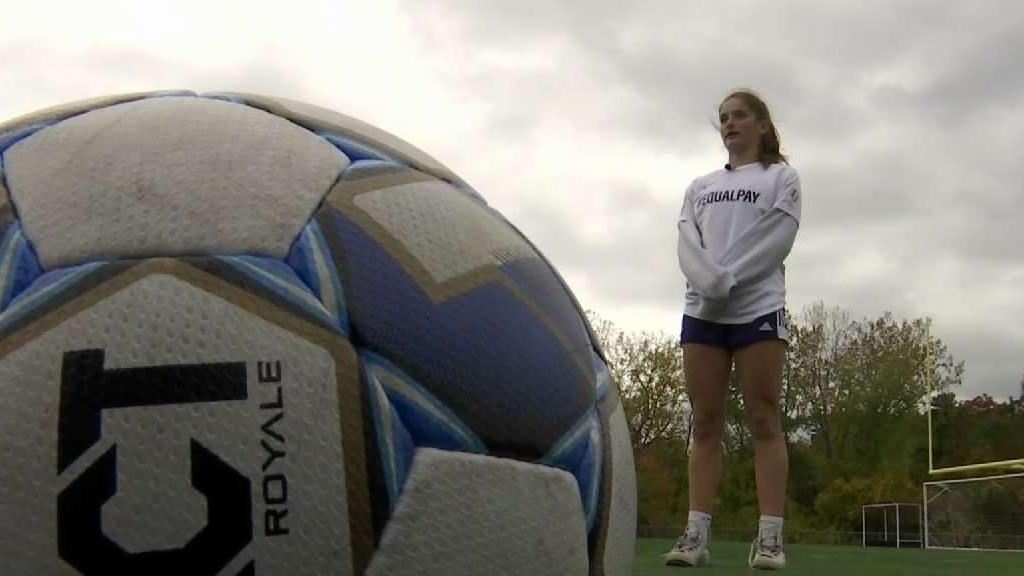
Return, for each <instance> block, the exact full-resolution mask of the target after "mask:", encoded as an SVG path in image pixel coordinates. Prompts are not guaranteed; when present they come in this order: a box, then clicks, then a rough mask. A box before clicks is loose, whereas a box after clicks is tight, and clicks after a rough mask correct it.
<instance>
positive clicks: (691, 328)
mask: <svg viewBox="0 0 1024 576" xmlns="http://www.w3.org/2000/svg"><path fill="white" fill-rule="evenodd" d="M764 340H782V341H783V342H785V343H786V344H789V328H787V327H786V315H785V313H784V312H783V310H777V311H775V312H769V313H768V314H765V315H764V316H760V317H758V318H756V319H754V320H753V321H751V322H747V323H746V324H719V323H717V322H708V321H707V320H701V319H700V318H694V317H693V316H685V315H684V316H683V329H682V332H681V333H680V335H679V343H680V344H706V345H708V346H714V347H716V348H725V349H726V350H737V349H739V348H743V347H744V346H749V345H751V344H754V343H755V342H762V341H764Z"/></svg>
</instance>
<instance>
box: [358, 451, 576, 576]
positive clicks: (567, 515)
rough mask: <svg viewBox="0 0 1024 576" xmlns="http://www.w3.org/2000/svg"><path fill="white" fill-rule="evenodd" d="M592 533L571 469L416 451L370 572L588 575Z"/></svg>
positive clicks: (391, 575) (385, 575) (387, 575)
mask: <svg viewBox="0 0 1024 576" xmlns="http://www.w3.org/2000/svg"><path fill="white" fill-rule="evenodd" d="M587 569H588V560H587V534H586V521H585V518H584V514H583V506H582V503H581V500H580V496H579V489H578V487H577V485H576V480H575V479H574V478H573V477H572V475H571V474H569V473H568V472H564V471H562V470H558V469H555V468H551V467H548V466H540V465H535V464H527V463H525V462H518V461H515V460H506V459H501V458H494V457H490V456H482V455H478V454H466V453H457V452H447V451H443V450H435V449H431V448H421V449H419V450H417V451H416V456H415V458H414V459H413V464H412V468H411V470H410V472H409V478H408V480H407V481H406V484H405V489H404V490H403V492H402V496H401V498H400V499H399V501H398V506H397V507H396V508H395V511H394V513H393V514H392V516H391V520H390V521H389V522H388V526H387V528H386V529H385V530H384V535H383V538H382V540H381V544H380V548H379V549H378V550H377V552H376V554H375V555H374V557H373V561H372V562H371V563H370V567H369V569H368V570H367V572H366V573H367V576H405V575H408V576H475V575H479V574H488V575H489V576H583V575H585V574H587Z"/></svg>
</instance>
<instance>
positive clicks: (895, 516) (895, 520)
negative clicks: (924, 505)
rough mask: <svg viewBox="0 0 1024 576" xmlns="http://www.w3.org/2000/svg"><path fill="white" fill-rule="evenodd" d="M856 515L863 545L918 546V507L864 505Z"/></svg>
mask: <svg viewBox="0 0 1024 576" xmlns="http://www.w3.org/2000/svg"><path fill="white" fill-rule="evenodd" d="M860 514H861V532H862V543H863V545H864V546H890V547H893V548H920V547H921V505H920V504H910V503H905V502H887V503H884V504H867V505H865V506H864V507H863V508H861V512H860Z"/></svg>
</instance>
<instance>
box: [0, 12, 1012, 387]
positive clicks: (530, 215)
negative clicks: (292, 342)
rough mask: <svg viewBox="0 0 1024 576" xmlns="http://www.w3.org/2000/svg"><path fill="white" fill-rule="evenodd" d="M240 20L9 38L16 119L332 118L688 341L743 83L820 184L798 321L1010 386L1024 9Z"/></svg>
mask: <svg viewBox="0 0 1024 576" xmlns="http://www.w3.org/2000/svg"><path fill="white" fill-rule="evenodd" d="M211 9H214V8H211ZM217 9H218V10H220V11H221V12H219V15H220V16H221V17H227V16H228V15H230V13H231V11H232V9H231V8H230V7H223V8H217ZM91 11H92V8H89V9H88V10H85V9H83V11H82V12H81V14H83V15H84V14H86V13H88V12H91ZM37 16H38V15H37ZM136 17H138V18H141V19H140V20H137V21H135V23H136V24H142V25H145V24H146V23H147V22H149V20H148V19H146V18H142V17H141V16H140V15H136ZM271 19H273V21H271ZM19 20H20V21H34V20H38V17H29V18H26V17H21V18H18V17H14V18H13V19H12V21H19ZM184 22H185V20H175V21H174V22H172V23H171V24H170V26H169V28H168V29H174V30H177V31H179V32H182V31H185V30H187V29H188V27H187V26H186V25H185V24H184ZM237 24H238V28H239V30H238V31H233V30H227V31H225V38H224V39H219V38H213V35H214V34H213V32H214V31H216V32H217V33H218V34H219V33H220V32H221V30H220V27H219V25H218V26H207V27H206V28H205V34H204V33H200V34H194V35H192V36H190V37H188V38H186V37H184V36H180V37H177V36H175V37H166V38H163V39H162V40H161V41H159V42H148V41H147V42H141V41H139V40H138V39H139V38H141V36H139V35H138V34H134V33H133V32H132V30H133V27H132V26H133V24H132V22H118V21H116V19H108V20H104V21H102V22H101V21H100V20H97V21H95V22H91V23H83V24H82V25H81V26H77V27H76V29H77V28H80V29H82V30H84V29H89V30H93V31H94V32H92V33H91V34H90V36H89V37H88V38H86V37H85V36H82V37H74V38H65V37H64V36H61V37H59V38H58V37H55V36H53V37H48V36H45V34H46V31H39V32H38V33H35V32H32V31H31V30H28V29H27V28H26V29H25V30H19V31H17V33H16V34H10V35H7V36H5V38H4V39H2V40H0V56H2V57H3V60H4V62H5V69H4V86H5V90H4V91H3V93H0V111H4V112H6V113H9V114H6V115H10V114H15V113H23V112H29V111H32V110H35V109H38V108H41V107H43V106H47V105H51V104H57V103H60V102H63V101H67V100H75V99H80V98H85V97H89V96H93V95H98V94H105V93H111V92H124V91H131V90H149V89H162V88H186V89H197V90H213V89H231V90H237V91H254V92H263V93H270V94H277V95H282V96H288V97H291V98H295V99H299V100H307V101H310V102H311V103H314V104H319V105H323V106H327V107H330V108H336V109H338V110H339V111H341V112H344V113H348V114H352V115H354V116H357V117H360V118H362V119H364V120H366V121H368V122H371V123H374V124H377V125H379V126H381V127H382V128H384V129H386V130H389V131H392V132H394V133H395V134H397V135H398V136H400V137H403V138H405V139H408V140H409V141H410V142H412V143H413V144H415V145H417V146H419V147H421V148H423V149H424V150H426V151H427V152H428V153H430V154H431V155H433V156H435V157H437V158H438V159H440V160H441V161H443V162H445V163H447V164H449V165H450V167H451V168H453V169H455V170H456V171H457V172H458V173H459V174H460V175H461V176H462V177H464V178H466V179H467V180H468V181H469V182H471V183H472V184H473V185H474V186H475V187H477V188H478V189H479V190H480V192H481V193H482V194H483V195H484V196H485V197H487V198H488V200H489V201H490V202H491V204H492V205H493V206H495V207H496V208H498V209H499V210H501V211H502V212H503V213H505V214H506V215H507V216H508V217H509V218H510V219H511V220H512V221H513V222H514V223H515V224H516V225H517V226H519V227H520V228H521V229H522V230H523V231H524V232H525V233H526V234H527V235H528V236H529V237H530V238H531V239H532V240H533V241H534V242H535V243H536V244H537V245H538V246H539V247H540V249H541V250H542V251H543V252H544V253H545V254H546V255H547V256H548V257H549V258H550V259H551V260H552V261H553V262H554V263H555V265H556V266H557V267H558V268H559V270H560V271H561V272H562V273H563V275H564V276H566V278H567V279H568V280H569V281H570V282H571V283H572V285H573V288H574V290H575V291H576V292H577V295H578V296H579V298H580V300H581V302H582V303H583V304H584V305H585V306H589V307H593V308H595V309H597V310H598V312H600V313H602V315H604V316H605V317H607V318H609V319H611V320H613V321H615V322H617V323H619V324H620V325H623V326H629V327H631V328H651V329H659V330H664V331H666V332H674V330H675V326H676V324H677V322H678V315H679V314H680V313H681V311H682V285H683V280H682V277H681V275H680V273H679V272H678V269H677V267H676V262H675V254H674V241H675V239H674V222H675V217H676V213H677V211H678V207H679V203H680V202H681V200H682V193H683V190H684V189H685V187H686V186H687V184H689V182H690V180H691V179H692V178H693V177H695V176H697V175H699V174H701V173H705V172H709V171H711V170H713V169H715V168H717V167H718V166H719V165H720V164H721V163H722V162H724V154H723V152H722V151H721V145H720V143H719V142H718V139H717V134H716V132H715V129H714V127H713V121H714V116H715V111H716V106H717V104H718V101H719V100H720V99H721V98H722V97H723V96H724V95H725V94H726V93H727V92H728V91H729V90H730V89H733V88H735V87H738V86H749V87H752V88H754V89H756V90H758V91H760V92H761V93H762V94H763V95H764V96H765V97H766V99H767V100H768V101H769V104H770V105H771V106H772V109H773V113H774V115H775V117H776V120H777V122H778V125H779V128H780V131H781V133H782V138H783V144H784V146H785V148H786V150H787V152H788V153H789V154H790V155H791V158H792V161H793V164H794V166H795V167H796V168H797V169H798V170H799V171H800V174H801V178H802V181H803V184H804V191H805V194H804V197H805V205H804V220H803V223H802V227H801V231H800V236H799V238H798V240H797V246H796V247H795V249H794V251H793V254H792V255H791V256H790V259H789V261H788V263H787V266H788V277H789V279H790V286H789V294H790V301H789V304H790V307H791V308H792V309H794V310H799V309H801V308H803V307H804V306H806V305H807V304H809V303H811V302H813V301H816V300H823V301H824V302H825V303H826V304H828V305H835V306H840V307H842V308H845V309H847V310H850V312H851V313H852V314H853V316H854V317H864V316H868V317H874V316H877V315H878V314H881V313H882V312H884V311H886V310H888V311H892V312H893V313H894V314H896V315H897V316H901V317H917V316H932V317H934V318H935V320H936V324H935V325H936V329H937V332H938V335H939V336H940V337H941V338H942V339H943V340H945V341H946V342H947V343H949V344H950V345H951V347H952V351H953V353H954V355H955V356H956V357H958V358H961V359H964V360H966V362H967V370H968V372H967V376H968V381H967V383H966V385H965V387H964V389H963V390H962V393H964V394H966V395H970V394H974V393H980V392H988V393H990V394H992V395H993V396H997V397H1006V396H1007V395H1009V394H1011V393H1012V394H1018V393H1019V390H1018V384H1017V383H1018V382H1019V380H1020V375H1021V373H1022V372H1024V329H1021V328H1017V327H1016V323H1017V322H1018V321H1020V320H1021V319H1024V304H1022V301H1024V299H1022V298H1020V297H1019V296H1017V294H1024V258H1022V256H1024V250H1022V247H1024V226H1021V224H1022V221H1024V215H1022V214H1021V209H1020V208H1018V205H1019V203H1020V198H1021V185H1020V182H1021V181H1024V168H1022V166H1021V164H1020V161H1019V159H1018V157H1019V155H1020V152H1019V151H1020V150H1022V149H1024V132H1022V131H1021V130H1020V126H1021V122H1020V120H1019V119H1020V118H1021V117H1022V115H1024V65H1022V64H1021V63H1020V54H1022V53H1024V35H1021V34H1020V30H1021V29H1024V4H1021V3H1019V2H1014V1H1012V0H1001V1H1000V0H996V1H992V2H975V3H967V2H960V3H955V2H945V3H936V2H933V1H930V0H910V1H907V2H899V3H893V2H890V1H888V0H869V1H866V2H856V3H854V2H850V3H844V4H837V3H835V2H814V1H812V0H784V1H782V2H777V3H773V4H771V5H766V4H765V3H763V2H756V1H754V0H736V1H730V2H712V1H710V0H706V1H705V0H699V1H695V2H678V1H676V0H651V1H648V2H643V3H641V4H638V5H635V6H633V5H627V4H625V3H622V2H616V1H612V0H597V1H579V0H576V1H573V0H569V1H565V2H548V1H541V0H522V1H518V2H490V1H483V0H436V1H433V2H429V3H412V2H409V3H406V4H405V5H403V6H400V7H399V8H397V9H391V8H388V7H385V6H384V5H383V4H382V5H380V6H376V5H371V4H367V5H365V6H363V5H359V6H356V5H346V6H344V7H343V8H338V7H336V6H334V5H333V4H331V3H324V4H323V5H320V6H317V7H315V8H311V9H310V11H309V13H299V12H297V13H296V14H293V15H287V14H282V15H268V16H267V17H266V19H262V17H261V15H260V14H256V13H253V14H250V15H249V16H248V17H246V18H244V19H240V20H239V21H238V22H237ZM104 26H107V28H104ZM62 30H63V31H62V32H61V34H62V35H65V36H66V35H70V34H71V33H72V32H73V31H72V30H71V29H69V28H66V27H65V28H64V29H62ZM200 30H201V31H203V30H204V29H202V28H201V29H200ZM33 34H37V35H33ZM40 34H42V35H40ZM140 34H141V33H140ZM232 34H234V35H232ZM112 39H113V40H112ZM28 54H30V55H31V56H32V57H31V58H27V57H26V56H25V55H28ZM6 115H5V116H6Z"/></svg>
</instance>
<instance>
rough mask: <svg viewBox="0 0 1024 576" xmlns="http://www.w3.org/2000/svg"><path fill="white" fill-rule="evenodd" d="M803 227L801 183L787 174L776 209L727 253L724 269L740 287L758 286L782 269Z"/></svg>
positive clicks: (765, 216)
mask: <svg viewBox="0 0 1024 576" xmlns="http://www.w3.org/2000/svg"><path fill="white" fill-rule="evenodd" d="M799 227H800V179H799V177H797V175H796V171H795V170H792V169H790V170H788V171H787V172H786V174H785V175H784V177H783V179H782V184H781V187H780V190H779V194H778V196H777V197H776V200H775V205H774V206H772V208H771V210H769V211H768V212H766V213H765V214H764V215H762V216H761V218H759V219H758V220H757V222H755V223H754V225H753V226H751V227H750V229H748V230H747V231H746V232H744V233H743V234H742V235H741V236H740V237H739V238H737V239H736V241H735V242H733V243H732V244H731V245H730V246H729V248H727V249H726V251H725V254H723V255H722V266H724V267H725V268H727V269H728V270H729V271H730V272H731V273H732V275H733V276H734V277H735V278H736V282H737V284H738V285H739V286H746V285H749V284H753V283H756V282H759V281H760V280H763V279H764V278H766V277H767V276H768V275H769V274H771V273H773V272H774V271H775V270H778V269H779V267H781V266H782V263H783V261H784V260H785V259H786V256H788V255H789V251H790V250H791V249H792V248H793V242H794V241H795V240H796V234H797V230H798V229H799Z"/></svg>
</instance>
